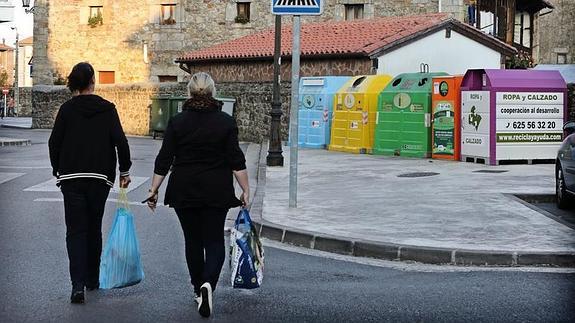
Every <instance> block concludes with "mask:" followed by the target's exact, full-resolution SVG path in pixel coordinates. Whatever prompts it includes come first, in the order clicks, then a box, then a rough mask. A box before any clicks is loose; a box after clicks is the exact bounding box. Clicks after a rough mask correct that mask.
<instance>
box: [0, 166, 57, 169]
mask: <svg viewBox="0 0 575 323" xmlns="http://www.w3.org/2000/svg"><path fill="white" fill-rule="evenodd" d="M0 168H6V169H52V167H50V166H0Z"/></svg>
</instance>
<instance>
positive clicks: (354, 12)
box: [345, 4, 363, 20]
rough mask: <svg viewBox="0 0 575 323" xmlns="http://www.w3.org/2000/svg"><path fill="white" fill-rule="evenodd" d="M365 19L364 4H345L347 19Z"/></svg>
mask: <svg viewBox="0 0 575 323" xmlns="http://www.w3.org/2000/svg"><path fill="white" fill-rule="evenodd" d="M356 19H363V5H362V4H346V5H345V20H356Z"/></svg>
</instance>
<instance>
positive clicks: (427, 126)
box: [373, 72, 448, 158]
mask: <svg viewBox="0 0 575 323" xmlns="http://www.w3.org/2000/svg"><path fill="white" fill-rule="evenodd" d="M444 75H448V74H447V73H427V72H424V73H404V74H400V75H398V76H396V77H395V78H394V79H393V80H392V81H391V82H390V83H389V84H388V85H387V86H386V87H385V89H384V90H383V91H382V92H381V93H380V94H379V98H378V104H377V114H376V120H375V134H374V144H373V153H374V154H376V155H388V156H405V157H419V158H427V157H431V90H432V86H433V82H432V78H433V77H434V76H444Z"/></svg>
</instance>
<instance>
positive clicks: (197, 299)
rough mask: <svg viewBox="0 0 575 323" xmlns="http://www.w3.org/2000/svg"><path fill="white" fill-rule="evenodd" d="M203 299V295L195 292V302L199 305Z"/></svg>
mask: <svg viewBox="0 0 575 323" xmlns="http://www.w3.org/2000/svg"><path fill="white" fill-rule="evenodd" d="M201 300H202V297H201V296H200V294H195V293H194V302H196V304H198V305H199V304H200V301H201Z"/></svg>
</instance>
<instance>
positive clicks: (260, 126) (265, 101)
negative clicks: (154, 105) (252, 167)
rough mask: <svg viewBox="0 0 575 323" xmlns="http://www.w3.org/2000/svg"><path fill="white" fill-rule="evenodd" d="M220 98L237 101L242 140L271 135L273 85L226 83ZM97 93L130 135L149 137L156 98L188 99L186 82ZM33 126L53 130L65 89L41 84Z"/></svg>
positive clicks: (285, 104) (285, 94)
mask: <svg viewBox="0 0 575 323" xmlns="http://www.w3.org/2000/svg"><path fill="white" fill-rule="evenodd" d="M217 90H218V95H219V96H224V97H230V98H234V99H236V105H235V109H234V117H235V119H236V120H237V123H238V128H239V131H240V136H239V137H240V140H242V141H252V142H261V141H262V140H263V139H264V138H265V137H267V136H268V133H269V125H270V121H271V120H270V115H269V112H270V110H271V93H272V84H271V82H268V83H261V82H257V83H256V82H253V83H250V82H244V83H239V82H228V83H226V82H223V83H218V84H217ZM96 93H97V94H99V95H101V96H102V97H104V98H106V99H107V100H110V101H112V102H114V103H115V104H116V108H117V110H118V114H119V115H120V120H121V121H122V126H123V128H124V131H125V132H126V133H127V134H132V135H148V134H149V130H150V127H149V122H150V104H151V99H150V97H152V96H157V95H161V96H164V95H165V96H185V94H186V86H185V84H182V83H172V84H168V83H162V84H155V85H148V84H132V85H116V86H99V87H98V88H97V89H96ZM281 93H282V109H283V111H284V115H283V117H282V139H283V140H285V139H287V135H288V121H289V105H290V94H291V86H290V83H289V82H284V83H282V88H281ZM32 97H33V107H34V108H33V111H32V118H33V119H32V120H33V121H32V125H33V127H34V128H51V127H52V126H53V124H54V119H55V118H56V114H57V112H58V109H59V107H60V106H61V105H62V104H63V103H64V102H66V101H67V100H69V99H70V98H71V94H70V91H69V90H68V89H67V88H65V87H64V86H44V85H37V86H34V88H33V96H32Z"/></svg>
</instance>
